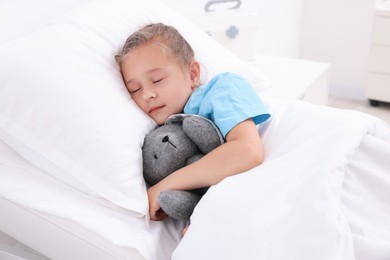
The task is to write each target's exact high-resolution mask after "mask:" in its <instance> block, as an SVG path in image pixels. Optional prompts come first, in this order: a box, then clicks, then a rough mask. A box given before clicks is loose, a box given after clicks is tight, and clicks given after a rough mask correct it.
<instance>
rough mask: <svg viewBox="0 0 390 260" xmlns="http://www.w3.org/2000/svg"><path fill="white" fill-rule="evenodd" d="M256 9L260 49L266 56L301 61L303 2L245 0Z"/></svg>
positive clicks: (298, 0) (292, 0)
mask: <svg viewBox="0 0 390 260" xmlns="http://www.w3.org/2000/svg"><path fill="white" fill-rule="evenodd" d="M242 2H243V4H242V6H243V8H246V7H248V8H253V9H254V10H256V12H257V14H258V16H259V19H260V22H259V29H258V49H259V51H260V52H262V53H266V54H271V55H276V56H287V57H293V58H297V57H299V51H300V38H301V24H302V10H303V6H302V3H303V0H272V1H270V0H242Z"/></svg>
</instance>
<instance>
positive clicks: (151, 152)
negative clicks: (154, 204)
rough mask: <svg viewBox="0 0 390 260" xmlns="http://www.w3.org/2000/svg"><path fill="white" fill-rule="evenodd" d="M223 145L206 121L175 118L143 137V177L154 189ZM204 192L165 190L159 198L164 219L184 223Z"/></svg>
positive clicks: (179, 115) (170, 118)
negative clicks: (165, 217) (173, 174)
mask: <svg viewBox="0 0 390 260" xmlns="http://www.w3.org/2000/svg"><path fill="white" fill-rule="evenodd" d="M223 142H224V140H223V137H222V135H221V133H220V132H219V130H218V128H217V127H216V126H215V125H214V124H213V122H211V121H210V120H208V119H206V118H203V117H200V116H196V115H184V114H178V115H173V116H171V117H169V118H168V120H167V122H166V123H165V125H162V126H160V127H158V128H156V129H155V130H153V131H152V132H151V133H149V134H148V135H147V136H146V137H145V141H144V145H143V148H142V151H143V167H144V170H143V174H144V178H145V180H146V181H147V183H148V184H149V185H154V184H156V183H158V182H159V181H160V180H162V179H164V178H165V177H167V176H168V175H169V174H171V173H173V172H174V171H176V170H178V169H180V168H182V167H184V166H186V165H188V164H190V163H193V162H195V161H197V160H199V159H200V158H202V157H203V156H204V155H205V154H207V153H209V152H210V151H211V150H213V149H215V148H216V147H218V146H219V145H221V144H222V143H223ZM206 191H207V188H205V189H197V190H190V191H184V190H167V191H163V192H161V193H160V194H159V197H158V199H159V203H160V206H161V209H162V210H163V211H164V212H165V213H167V214H168V216H170V217H172V218H174V219H178V220H188V219H189V218H190V216H191V214H192V212H193V210H194V208H195V206H196V204H197V203H198V202H199V200H200V199H201V197H202V196H203V194H204V193H205V192H206Z"/></svg>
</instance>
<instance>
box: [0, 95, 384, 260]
mask: <svg viewBox="0 0 390 260" xmlns="http://www.w3.org/2000/svg"><path fill="white" fill-rule="evenodd" d="M271 110H272V114H273V115H272V120H271V121H270V122H269V123H267V124H266V125H263V126H262V127H261V129H260V132H261V134H262V138H263V143H264V147H265V152H266V156H265V161H264V163H263V164H262V165H260V166H259V167H256V168H254V169H252V170H250V171H248V172H246V173H243V174H239V175H236V176H233V177H230V178H227V179H225V180H224V181H222V182H221V183H219V184H218V185H215V186H213V187H211V188H210V189H209V191H208V192H207V193H206V195H205V196H204V197H203V199H202V200H201V201H200V203H199V204H198V206H197V207H196V209H195V212H194V214H193V216H192V218H191V226H190V228H189V230H188V232H187V234H186V235H185V236H184V238H183V239H182V240H181V242H180V238H181V236H180V231H181V228H182V227H181V225H180V224H177V223H174V222H172V221H170V220H167V221H165V222H164V223H162V222H151V227H150V229H147V228H146V227H145V224H144V222H143V221H142V220H141V219H137V218H133V217H129V216H127V215H123V214H121V213H120V212H116V211H114V210H112V209H111V208H106V207H104V206H102V205H100V204H99V203H96V202H95V201H93V200H90V199H89V198H88V197H85V195H82V194H81V193H79V192H76V191H75V190H72V189H70V188H69V187H67V186H65V185H62V184H61V183H58V182H57V181H56V180H54V179H52V178H51V177H49V176H48V175H46V174H44V173H42V172H41V171H39V170H38V169H35V170H32V168H31V167H30V165H29V164H28V163H27V162H26V161H22V160H20V157H18V155H16V154H13V155H11V156H8V157H4V156H2V157H1V159H0V162H2V163H0V178H1V182H0V197H3V198H7V199H8V200H10V201H13V202H15V203H18V204H19V205H22V206H24V207H26V208H30V209H32V210H36V211H38V212H40V213H42V214H45V215H46V216H49V217H50V216H51V217H53V218H55V219H57V222H56V223H57V224H58V225H63V226H65V227H67V226H68V228H69V230H71V231H72V227H73V232H75V234H74V235H76V236H81V237H83V238H84V239H85V240H87V241H88V239H91V234H96V235H97V236H99V237H102V238H104V239H106V240H107V241H109V243H110V244H111V245H114V246H116V247H118V250H121V249H123V248H134V249H136V250H138V252H139V253H140V255H142V257H144V258H145V259H158V260H160V259H170V254H171V253H172V252H173V256H172V259H173V260H181V259H183V260H191V259H197V260H198V259H228V260H229V259H240V260H241V259H249V260H250V259H272V260H278V259H283V260H285V259H297V260H298V259H299V260H302V259H308V260H309V259H310V260H312V259H316V260H321V259H342V260H345V259H357V260H360V259H362V260H363V259H370V260H376V259H378V260H379V259H390V252H389V248H390V235H389V234H390V206H389V205H390V177H389V169H390V160H389V159H388V158H390V144H389V140H390V132H389V128H388V127H387V126H386V124H385V123H384V122H382V121H380V120H379V119H376V118H374V117H372V116H369V115H366V114H362V113H359V112H354V111H348V110H338V109H332V108H327V107H321V106H316V105H312V104H308V103H304V102H301V101H292V102H287V103H284V102H283V103H281V104H279V103H278V102H271ZM0 148H1V147H0ZM374 151H376V152H378V154H375V155H373V152H374ZM15 225H18V223H15ZM74 227H79V232H76V231H75V230H74ZM53 239H55V238H53ZM91 242H93V241H91ZM179 242H180V243H179ZM177 245H178V246H177ZM176 246H177V248H176V249H175V247H176ZM129 259H131V258H129Z"/></svg>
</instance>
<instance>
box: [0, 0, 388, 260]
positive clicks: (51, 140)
mask: <svg viewBox="0 0 390 260" xmlns="http://www.w3.org/2000/svg"><path fill="white" fill-rule="evenodd" d="M44 2H49V1H44ZM5 3H6V4H7V2H5ZM26 4H27V3H26ZM58 4H59V2H53V3H47V8H44V9H42V6H39V8H36V9H37V10H36V12H35V11H34V12H26V13H24V14H23V19H24V21H29V23H28V24H25V23H23V24H22V25H20V26H19V27H18V26H16V27H15V26H12V28H13V29H14V30H16V31H17V32H16V31H15V32H8V37H7V38H2V39H1V42H0V44H1V45H0V46H1V48H0V180H1V181H0V210H1V214H0V232H1V234H4V235H6V236H7V237H9V238H10V239H11V238H12V239H13V240H12V241H18V242H19V243H21V244H22V245H23V246H24V247H23V248H24V250H27V251H28V250H30V256H31V258H29V257H23V256H20V257H19V256H16V255H15V256H11V255H12V252H9V258H10V259H12V258H11V257H14V258H16V259H17V257H19V258H22V259H23V258H25V259H34V258H36V259H47V258H48V259H123V260H125V259H148V260H149V259H150V260H151V259H158V260H159V259H174V260H175V259H176V260H179V259H185V260H188V259H374V260H375V259H378V260H379V259H388V258H390V220H389V219H390V218H389V217H390V216H389V215H390V213H389V212H390V203H389V198H390V161H389V159H388V158H390V144H389V140H390V130H389V127H388V126H387V125H386V124H385V123H384V122H383V121H381V120H380V119H378V118H375V117H372V116H370V115H367V114H364V113H360V112H356V111H351V110H341V109H334V108H329V107H325V106H320V105H314V104H309V103H306V102H303V101H299V100H287V99H275V98H271V97H269V96H268V95H267V79H266V75H263V74H262V73H261V72H260V71H257V70H255V69H253V68H252V67H250V66H249V65H247V64H245V63H244V62H242V61H241V60H240V59H238V58H237V57H236V56H234V55H233V54H231V53H230V52H229V51H228V50H226V49H225V48H224V47H222V46H221V45H219V44H218V43H216V42H215V41H213V40H212V39H211V38H210V37H209V36H207V35H206V34H204V33H203V32H202V31H201V30H199V29H198V28H197V27H195V26H194V25H192V24H191V23H190V22H188V21H187V20H186V19H185V18H183V17H182V16H180V15H179V14H177V13H175V12H174V11H173V10H171V9H170V8H169V7H167V6H165V5H164V4H163V3H161V2H158V1H155V0H145V1H142V2H140V1H131V0H112V1H108V0H106V1H105V0H90V1H87V0H84V1H69V2H67V4H64V3H63V4H62V5H58ZM11 5H12V3H11V2H9V6H8V7H10V6H11ZM31 8H33V6H31ZM4 10H5V9H3V11H2V12H5V11H4ZM7 10H11V11H13V12H19V9H18V8H9V9H7ZM39 10H41V11H39ZM42 10H45V11H42ZM11 11H9V12H11ZM37 12H38V13H37ZM39 12H44V13H39ZM37 14H38V15H37ZM7 15H8V16H7V17H8V19H11V18H12V17H14V16H13V15H12V14H11V13H7ZM15 15H16V16H18V15H19V16H20V13H18V14H17V13H15ZM28 15H29V17H28V19H27V17H25V16H28ZM2 17H4V16H2ZM3 19H4V18H3ZM14 22H15V21H14ZM151 22H164V23H167V24H171V25H174V26H175V27H177V28H178V30H179V31H180V32H181V33H182V34H183V35H184V37H185V38H186V39H188V41H189V42H190V44H191V45H192V46H193V48H194V50H195V53H196V56H197V59H198V60H199V61H200V62H201V64H202V70H203V71H204V73H203V75H202V77H203V79H204V80H205V81H207V80H208V79H210V78H211V77H212V76H213V75H215V74H217V73H219V72H222V71H232V72H235V73H238V74H241V75H243V76H245V77H246V78H247V79H248V80H249V81H250V82H251V83H252V85H253V87H254V88H255V90H256V92H257V93H258V94H259V95H260V96H261V97H262V99H263V100H264V101H265V102H266V104H267V106H268V107H269V109H270V111H271V114H272V117H271V120H269V121H268V122H267V123H265V124H263V125H260V126H259V134H260V135H261V136H262V140H263V143H264V149H265V160H264V162H263V164H262V165H260V166H258V167H256V168H254V169H252V170H249V171H248V172H245V173H242V174H239V175H236V176H233V177H229V178H226V179H225V180H223V181H222V182H220V183H219V184H217V185H214V186H212V187H211V188H210V189H209V191H208V192H207V193H206V194H205V195H204V197H203V198H202V200H201V201H200V202H199V204H198V205H197V207H196V208H195V211H194V213H193V215H192V217H191V226H190V228H189V229H188V231H187V233H186V235H185V236H182V234H181V231H182V229H183V225H184V223H181V222H177V221H174V220H172V219H166V220H164V221H160V222H155V221H149V218H148V201H147V195H146V186H145V183H144V180H143V178H142V156H141V147H142V142H143V137H144V136H145V134H146V133H147V132H149V131H150V130H152V129H153V128H154V127H155V124H154V122H152V121H151V119H149V118H147V117H146V116H145V115H143V114H142V112H140V111H139V110H138V109H137V107H136V105H135V104H134V103H133V101H132V100H131V98H130V96H129V95H128V93H127V91H126V88H125V87H124V85H123V83H122V78H121V75H120V72H119V68H118V65H117V64H116V63H115V60H114V55H115V54H116V52H117V51H118V50H119V48H120V47H121V45H122V44H123V42H124V40H125V39H126V37H127V36H128V35H129V34H130V33H131V32H133V31H134V30H136V29H137V28H139V27H140V26H142V25H144V24H147V23H151ZM12 28H11V29H12ZM6 35H7V34H6ZM3 37H4V36H3ZM281 76H283V75H281ZM0 241H1V240H0ZM6 249H7V247H6V246H0V252H2V254H0V256H5V255H6V254H7V252H6V251H7V250H6Z"/></svg>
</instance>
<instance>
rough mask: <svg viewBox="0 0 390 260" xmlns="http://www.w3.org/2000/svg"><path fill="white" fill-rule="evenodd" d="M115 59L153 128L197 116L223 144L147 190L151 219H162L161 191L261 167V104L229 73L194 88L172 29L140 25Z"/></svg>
mask: <svg viewBox="0 0 390 260" xmlns="http://www.w3.org/2000/svg"><path fill="white" fill-rule="evenodd" d="M116 59H117V61H118V63H119V64H120V68H121V72H122V76H123V80H124V82H125V84H126V87H127V89H128V91H129V92H130V95H131V97H132V98H133V100H134V101H135V103H136V104H137V105H138V106H139V107H140V108H141V110H142V111H143V112H144V113H145V114H147V115H148V116H150V117H151V118H152V119H153V120H154V121H155V122H156V123H157V124H158V125H162V124H164V122H165V120H166V119H167V118H168V117H169V116H170V115H173V114H178V113H183V112H184V113H187V114H197V115H200V116H203V117H206V118H208V119H210V120H212V121H213V122H214V123H215V124H216V125H217V126H218V128H219V129H220V130H221V133H222V134H223V136H224V138H225V140H226V143H224V144H223V145H221V146H219V147H218V148H216V149H214V150H213V151H211V152H210V153H208V154H207V155H206V156H204V157H203V158H202V159H200V160H199V161H197V162H195V163H193V164H190V165H188V166H186V167H184V168H182V169H180V170H177V171H176V172H173V173H172V174H171V175H169V176H168V177H167V178H165V179H164V180H162V181H160V182H159V183H157V184H156V185H154V186H152V187H150V188H149V189H148V198H149V213H150V218H151V219H152V220H161V219H163V218H165V217H166V214H165V213H164V212H162V211H161V209H160V205H159V203H158V199H157V198H158V194H159V193H160V192H161V191H164V190H191V189H197V188H202V187H207V186H211V185H213V184H216V183H218V182H220V181H221V180H223V179H224V178H225V177H228V176H232V175H235V174H238V173H241V172H245V171H247V170H249V169H251V168H253V167H255V166H257V165H259V164H261V163H262V161H263V146H262V142H261V138H260V136H259V133H258V130H257V128H256V124H259V123H262V122H264V121H266V120H267V119H268V118H269V117H270V115H269V114H268V112H267V110H266V108H265V106H264V104H263V103H262V102H261V100H260V99H259V98H258V96H257V94H256V93H255V92H254V90H253V89H252V87H251V86H250V85H249V83H248V82H247V81H246V80H245V79H243V78H241V77H239V76H237V75H234V74H232V73H222V74H220V75H217V76H216V77H214V78H213V79H212V80H211V81H210V82H209V83H208V84H207V85H200V65H199V62H198V61H196V60H195V58H194V52H193V50H192V48H191V46H190V45H189V44H188V43H187V41H186V40H185V39H184V38H183V37H182V36H181V35H180V33H179V32H178V31H177V30H176V29H175V28H173V27H171V26H167V25H164V24H161V23H158V24H150V25H148V26H145V27H144V28H142V29H140V30H139V31H136V32H135V33H133V34H132V35H130V36H129V38H128V39H127V41H126V43H125V45H124V47H123V49H122V51H121V52H120V53H119V54H118V55H117V56H116Z"/></svg>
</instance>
